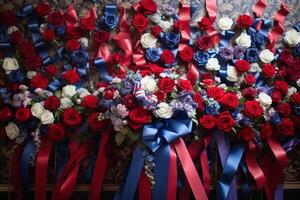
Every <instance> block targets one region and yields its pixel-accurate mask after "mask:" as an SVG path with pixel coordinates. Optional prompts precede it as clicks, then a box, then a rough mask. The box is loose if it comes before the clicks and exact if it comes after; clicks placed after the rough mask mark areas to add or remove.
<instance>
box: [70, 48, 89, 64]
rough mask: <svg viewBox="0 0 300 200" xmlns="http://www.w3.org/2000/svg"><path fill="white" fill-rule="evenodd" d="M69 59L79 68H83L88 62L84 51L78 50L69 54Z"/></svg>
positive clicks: (87, 56)
mask: <svg viewBox="0 0 300 200" xmlns="http://www.w3.org/2000/svg"><path fill="white" fill-rule="evenodd" d="M71 58H72V60H73V62H75V63H76V64H77V65H78V66H79V67H82V66H85V65H86V64H87V62H88V61H89V55H88V53H87V52H86V51H84V50H82V49H79V50H77V51H74V52H73V53H72V54H71Z"/></svg>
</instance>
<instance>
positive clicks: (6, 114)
mask: <svg viewBox="0 0 300 200" xmlns="http://www.w3.org/2000/svg"><path fill="white" fill-rule="evenodd" d="M11 117H12V112H11V111H10V109H9V107H7V106H5V107H3V108H1V110H0V121H8V120H10V119H11Z"/></svg>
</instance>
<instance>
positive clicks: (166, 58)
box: [160, 49, 175, 65]
mask: <svg viewBox="0 0 300 200" xmlns="http://www.w3.org/2000/svg"><path fill="white" fill-rule="evenodd" d="M174 59H175V57H174V54H173V53H172V51H170V50H168V49H165V50H164V51H163V52H162V54H161V55H160V60H161V62H162V63H164V64H167V65H170V64H172V63H173V62H174Z"/></svg>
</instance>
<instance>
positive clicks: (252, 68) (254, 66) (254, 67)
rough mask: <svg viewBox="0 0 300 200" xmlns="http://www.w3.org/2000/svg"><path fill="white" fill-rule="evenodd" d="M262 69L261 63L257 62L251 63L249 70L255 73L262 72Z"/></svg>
mask: <svg viewBox="0 0 300 200" xmlns="http://www.w3.org/2000/svg"><path fill="white" fill-rule="evenodd" d="M260 71H261V69H260V68H259V65H258V64H257V63H251V65H250V69H249V72H251V73H255V72H260Z"/></svg>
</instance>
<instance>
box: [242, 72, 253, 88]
mask: <svg viewBox="0 0 300 200" xmlns="http://www.w3.org/2000/svg"><path fill="white" fill-rule="evenodd" d="M255 81H256V78H255V76H254V75H253V74H247V75H246V76H244V82H245V83H246V84H247V85H249V86H251V85H253V84H254V83H255Z"/></svg>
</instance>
